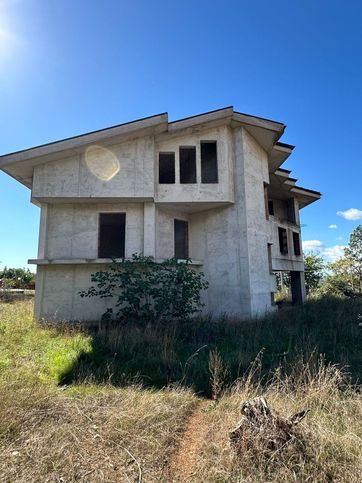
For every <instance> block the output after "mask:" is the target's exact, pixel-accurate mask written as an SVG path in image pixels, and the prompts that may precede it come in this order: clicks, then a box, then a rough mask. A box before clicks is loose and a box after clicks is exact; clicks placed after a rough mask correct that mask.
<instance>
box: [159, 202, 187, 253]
mask: <svg viewBox="0 0 362 483" xmlns="http://www.w3.org/2000/svg"><path fill="white" fill-rule="evenodd" d="M175 218H177V219H178V220H185V221H189V220H190V217H189V215H188V214H187V213H183V212H180V211H177V210H164V209H162V208H159V207H157V212H156V258H172V257H174V256H175V247H174V245H175V244H174V219H175ZM190 231H191V229H190V226H189V236H190ZM189 249H190V253H189V255H190V257H191V258H192V257H193V254H192V252H191V247H190V246H189Z"/></svg>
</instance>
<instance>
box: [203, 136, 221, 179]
mask: <svg viewBox="0 0 362 483" xmlns="http://www.w3.org/2000/svg"><path fill="white" fill-rule="evenodd" d="M201 183H218V172H217V146H216V141H201Z"/></svg>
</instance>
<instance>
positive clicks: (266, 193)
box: [264, 183, 269, 220]
mask: <svg viewBox="0 0 362 483" xmlns="http://www.w3.org/2000/svg"><path fill="white" fill-rule="evenodd" d="M264 208H265V218H266V219H267V220H269V209H268V184H267V183H264Z"/></svg>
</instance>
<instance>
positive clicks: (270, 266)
mask: <svg viewBox="0 0 362 483" xmlns="http://www.w3.org/2000/svg"><path fill="white" fill-rule="evenodd" d="M268 263H269V273H273V258H272V244H271V243H268Z"/></svg>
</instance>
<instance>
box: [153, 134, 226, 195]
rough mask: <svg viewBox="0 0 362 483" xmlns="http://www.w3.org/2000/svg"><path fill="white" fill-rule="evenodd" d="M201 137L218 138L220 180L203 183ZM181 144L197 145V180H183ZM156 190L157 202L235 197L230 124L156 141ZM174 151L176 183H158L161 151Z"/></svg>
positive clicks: (213, 139)
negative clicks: (182, 181)
mask: <svg viewBox="0 0 362 483" xmlns="http://www.w3.org/2000/svg"><path fill="white" fill-rule="evenodd" d="M201 141H216V142H217V161H218V180H219V182H218V183H217V184H207V183H206V184H205V183H201V154H200V142H201ZM180 146H196V179H197V183H194V184H180V159H179V158H180V157H179V148H180ZM156 152H157V157H156V158H157V159H156V169H155V171H156V193H155V201H157V202H159V203H160V202H165V203H169V202H207V201H211V202H215V201H230V202H232V201H233V200H234V181H233V164H232V138H231V132H230V129H229V128H228V127H227V126H223V127H219V128H214V129H211V130H208V131H203V132H197V133H191V134H186V135H185V134H184V135H178V136H177V135H176V136H175V135H173V136H171V137H170V136H166V137H165V136H161V137H160V139H159V140H158V142H157V144H156ZM159 152H174V153H175V184H158V153H159Z"/></svg>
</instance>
